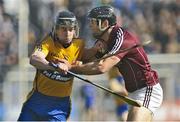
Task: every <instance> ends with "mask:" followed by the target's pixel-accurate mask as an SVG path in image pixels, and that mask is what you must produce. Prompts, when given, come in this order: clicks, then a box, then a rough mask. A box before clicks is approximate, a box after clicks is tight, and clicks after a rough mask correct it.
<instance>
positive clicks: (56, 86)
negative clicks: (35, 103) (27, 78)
mask: <svg viewBox="0 0 180 122" xmlns="http://www.w3.org/2000/svg"><path fill="white" fill-rule="evenodd" d="M83 49H84V41H83V40H82V39H73V40H72V43H71V45H70V46H69V47H67V48H64V47H63V46H62V45H61V44H60V43H59V42H55V41H53V39H52V38H51V36H48V37H46V38H45V39H44V40H43V41H42V42H41V43H40V44H39V45H38V46H36V48H35V50H34V51H36V50H38V51H41V52H43V53H44V54H45V55H46V59H47V60H48V61H55V60H57V59H66V60H68V61H69V63H72V62H73V61H76V60H80V59H81V57H82V53H83ZM72 84H73V77H72V76H70V75H63V74H60V73H58V72H56V71H47V70H44V71H40V70H37V73H36V77H35V79H34V85H33V87H34V89H36V90H38V91H39V92H41V93H43V94H45V95H48V96H56V97H65V96H70V94H71V91H72Z"/></svg>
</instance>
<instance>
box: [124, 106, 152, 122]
mask: <svg viewBox="0 0 180 122" xmlns="http://www.w3.org/2000/svg"><path fill="white" fill-rule="evenodd" d="M127 120H128V121H151V120H152V112H151V111H150V110H149V109H147V108H145V107H132V108H131V109H130V111H129V114H128V119H127Z"/></svg>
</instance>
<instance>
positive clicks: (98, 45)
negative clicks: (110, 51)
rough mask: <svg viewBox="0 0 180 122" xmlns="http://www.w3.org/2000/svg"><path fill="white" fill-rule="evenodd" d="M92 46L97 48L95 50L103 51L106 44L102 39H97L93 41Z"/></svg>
mask: <svg viewBox="0 0 180 122" xmlns="http://www.w3.org/2000/svg"><path fill="white" fill-rule="evenodd" d="M94 48H95V49H96V50H97V52H101V53H105V51H106V49H107V45H106V44H105V43H103V41H100V40H99V41H97V42H96V43H95V45H94Z"/></svg>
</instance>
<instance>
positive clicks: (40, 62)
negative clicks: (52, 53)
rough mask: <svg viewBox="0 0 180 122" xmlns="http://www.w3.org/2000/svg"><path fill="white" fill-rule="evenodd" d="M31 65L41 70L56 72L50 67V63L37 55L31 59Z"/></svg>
mask: <svg viewBox="0 0 180 122" xmlns="http://www.w3.org/2000/svg"><path fill="white" fill-rule="evenodd" d="M30 64H31V65H33V66H34V67H36V68H37V69H40V70H54V68H53V67H52V66H50V65H49V61H47V60H46V59H44V58H41V57H39V56H37V55H32V56H31V57H30Z"/></svg>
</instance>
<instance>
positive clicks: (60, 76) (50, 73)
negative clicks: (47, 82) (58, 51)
mask: <svg viewBox="0 0 180 122" xmlns="http://www.w3.org/2000/svg"><path fill="white" fill-rule="evenodd" d="M42 74H43V75H45V76H46V77H48V78H50V79H52V80H56V81H60V82H66V81H69V80H71V79H72V78H73V77H72V76H70V75H63V74H61V73H59V72H57V71H47V70H45V71H43V72H42Z"/></svg>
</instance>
